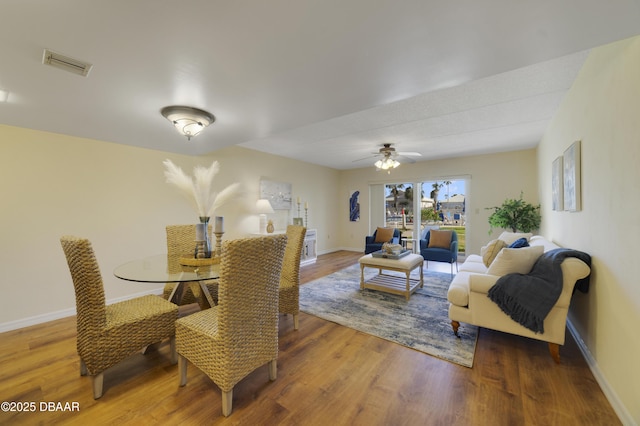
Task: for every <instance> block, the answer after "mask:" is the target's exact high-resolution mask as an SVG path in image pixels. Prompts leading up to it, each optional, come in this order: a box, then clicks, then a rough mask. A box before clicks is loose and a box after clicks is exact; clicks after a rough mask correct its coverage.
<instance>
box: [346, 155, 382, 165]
mask: <svg viewBox="0 0 640 426" xmlns="http://www.w3.org/2000/svg"><path fill="white" fill-rule="evenodd" d="M376 157H378V155H370V156H368V157H364V158H360V159H359V160H353V161H352V163H357V162H358V161H364V160H370V159H372V158H376Z"/></svg>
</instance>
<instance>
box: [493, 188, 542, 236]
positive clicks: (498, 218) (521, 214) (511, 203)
mask: <svg viewBox="0 0 640 426" xmlns="http://www.w3.org/2000/svg"><path fill="white" fill-rule="evenodd" d="M487 209H489V210H490V209H493V210H494V212H493V213H491V216H489V226H490V228H489V234H491V232H493V228H503V229H510V230H511V231H512V232H518V231H521V232H531V231H533V230H534V229H538V228H539V227H540V222H541V220H542V217H541V216H540V204H538V205H537V206H534V205H533V204H531V203H528V202H526V201H524V200H523V199H522V192H521V193H520V198H519V199H517V200H514V199H510V198H507V199H506V200H504V202H503V203H502V205H501V206H499V207H488V208H487Z"/></svg>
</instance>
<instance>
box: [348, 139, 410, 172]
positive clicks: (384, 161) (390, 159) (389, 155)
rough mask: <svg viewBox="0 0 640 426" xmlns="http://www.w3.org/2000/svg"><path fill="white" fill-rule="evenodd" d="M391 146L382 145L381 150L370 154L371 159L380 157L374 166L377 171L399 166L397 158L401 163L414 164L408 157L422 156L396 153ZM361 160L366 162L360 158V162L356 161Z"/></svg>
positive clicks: (387, 144) (388, 144)
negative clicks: (400, 159)
mask: <svg viewBox="0 0 640 426" xmlns="http://www.w3.org/2000/svg"><path fill="white" fill-rule="evenodd" d="M391 145H392V144H390V143H385V144H382V148H380V149H379V150H378V152H372V154H373V157H382V158H380V159H379V160H378V161H376V162H375V164H374V165H375V166H376V168H377V169H378V170H390V169H394V168H396V167H398V166H399V165H400V162H399V161H398V160H397V158H402V161H404V162H407V163H415V160H414V159H412V158H410V157H421V156H422V154H420V153H419V152H402V151H396V149H395V148H394V147H393V146H391ZM367 158H371V157H367ZM362 160H366V158H361V159H360V160H356V161H362ZM354 162H355V161H354Z"/></svg>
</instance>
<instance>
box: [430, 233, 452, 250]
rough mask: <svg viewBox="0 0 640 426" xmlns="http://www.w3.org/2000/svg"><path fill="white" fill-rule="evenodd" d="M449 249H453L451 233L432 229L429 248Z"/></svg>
mask: <svg viewBox="0 0 640 426" xmlns="http://www.w3.org/2000/svg"><path fill="white" fill-rule="evenodd" d="M428 247H438V248H445V249H448V248H450V247H451V231H440V230H437V229H432V230H431V231H430V232H429V246H428Z"/></svg>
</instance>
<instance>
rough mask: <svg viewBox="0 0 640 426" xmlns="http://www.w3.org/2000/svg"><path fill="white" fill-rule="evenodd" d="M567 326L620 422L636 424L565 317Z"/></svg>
mask: <svg viewBox="0 0 640 426" xmlns="http://www.w3.org/2000/svg"><path fill="white" fill-rule="evenodd" d="M567 328H568V329H569V332H570V333H571V335H572V336H573V338H574V339H575V341H576V343H577V344H578V348H580V352H582V355H583V356H584V359H585V360H586V361H587V365H588V366H589V369H590V370H591V373H593V377H595V379H596V382H598V385H599V386H600V389H602V392H603V393H604V396H605V397H606V398H607V400H608V401H609V403H610V404H611V407H613V411H615V412H616V414H617V415H618V418H619V419H620V421H621V422H622V424H623V425H628V426H632V425H636V423H635V421H634V420H633V418H632V417H631V413H630V412H629V410H627V408H626V407H625V406H624V405H623V404H622V401H620V398H618V395H617V394H616V392H615V390H613V388H611V386H610V385H609V382H608V381H607V379H606V378H605V377H604V375H603V374H602V371H601V370H600V367H598V363H597V362H596V360H595V359H594V358H593V355H591V352H590V351H589V348H587V345H586V344H585V343H584V340H582V337H581V336H580V334H579V333H578V330H576V328H575V327H574V326H573V324H572V323H571V320H570V319H568V318H567Z"/></svg>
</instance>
